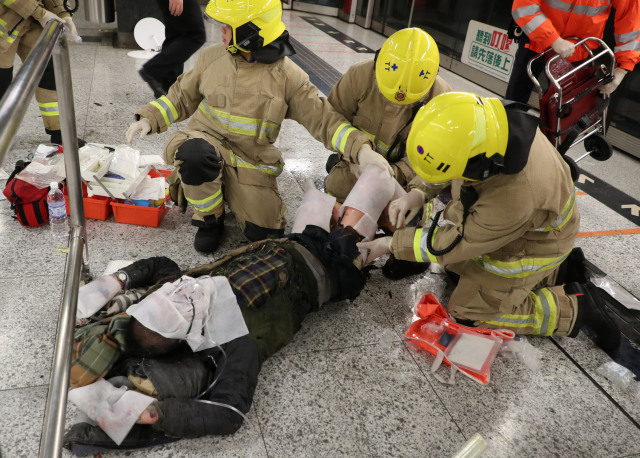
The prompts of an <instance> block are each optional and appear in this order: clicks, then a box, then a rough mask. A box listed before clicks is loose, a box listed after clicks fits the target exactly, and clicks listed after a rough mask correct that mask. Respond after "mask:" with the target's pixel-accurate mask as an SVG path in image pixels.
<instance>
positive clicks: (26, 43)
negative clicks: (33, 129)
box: [0, 18, 60, 130]
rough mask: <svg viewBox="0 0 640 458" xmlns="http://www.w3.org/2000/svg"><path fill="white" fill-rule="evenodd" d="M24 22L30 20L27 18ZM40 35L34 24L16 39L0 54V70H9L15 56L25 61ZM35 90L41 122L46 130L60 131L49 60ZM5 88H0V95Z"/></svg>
mask: <svg viewBox="0 0 640 458" xmlns="http://www.w3.org/2000/svg"><path fill="white" fill-rule="evenodd" d="M25 20H31V19H30V18H27V19H25ZM41 33H42V27H40V25H39V24H37V23H36V22H34V25H33V26H32V27H31V29H30V30H28V31H27V32H26V33H25V34H24V35H22V36H20V35H18V37H16V39H15V41H14V42H13V44H12V45H11V46H10V47H9V48H8V49H7V50H6V51H5V52H3V53H0V68H11V67H13V62H14V60H15V57H16V54H18V56H19V57H20V60H22V62H24V61H25V59H26V58H27V56H28V55H29V53H30V52H31V49H32V48H33V46H34V45H35V44H36V41H37V40H38V38H39V37H40V34H41ZM45 80H46V81H45ZM38 86H39V87H38V88H37V89H36V100H37V101H38V108H39V109H40V114H41V115H42V122H43V123H44V127H45V129H47V130H60V112H59V111H58V96H57V94H56V91H55V90H54V89H55V78H54V75H53V62H52V61H51V60H49V63H48V64H47V70H46V71H45V73H44V76H43V77H42V79H41V80H40V84H39V85H38ZM6 89H7V88H0V95H2V94H3V93H4V91H5V90H6Z"/></svg>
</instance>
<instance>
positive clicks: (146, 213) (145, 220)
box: [111, 170, 171, 227]
mask: <svg viewBox="0 0 640 458" xmlns="http://www.w3.org/2000/svg"><path fill="white" fill-rule="evenodd" d="M158 172H160V174H162V175H164V177H165V178H166V177H167V176H169V174H170V173H171V170H158ZM149 175H150V176H151V177H152V178H157V177H158V176H159V175H158V174H157V173H156V171H155V170H151V171H150V172H149ZM169 198H170V197H169V196H167V197H166V198H165V203H166V201H167V200H168V199H169ZM165 203H163V204H162V205H161V206H159V207H157V208H156V207H142V206H139V205H130V204H127V203H124V202H123V201H121V200H120V199H118V200H117V201H112V202H111V208H112V209H113V216H114V217H115V219H116V221H117V222H119V223H125V224H135V225H138V226H150V227H158V226H159V225H160V223H161V222H162V220H163V219H164V217H165V215H166V214H167V212H168V211H169V207H167V206H166V205H165Z"/></svg>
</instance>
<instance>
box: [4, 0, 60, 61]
mask: <svg viewBox="0 0 640 458" xmlns="http://www.w3.org/2000/svg"><path fill="white" fill-rule="evenodd" d="M47 10H48V11H51V12H52V13H54V14H57V15H58V17H60V18H61V19H64V18H66V17H69V16H71V14H69V13H68V12H67V11H66V10H65V9H64V6H63V1H62V0H0V52H4V51H6V50H7V49H9V47H10V46H11V45H12V44H13V43H14V42H15V41H16V39H18V37H20V36H22V35H24V34H25V33H26V32H27V31H29V29H30V28H31V26H32V25H33V24H37V25H38V27H40V24H38V23H37V22H35V21H34V20H37V19H40V18H42V17H44V15H45V13H46V11H47ZM31 17H33V18H34V20H31Z"/></svg>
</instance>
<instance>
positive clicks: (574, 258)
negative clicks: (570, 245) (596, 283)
mask: <svg viewBox="0 0 640 458" xmlns="http://www.w3.org/2000/svg"><path fill="white" fill-rule="evenodd" d="M569 283H582V284H584V283H589V273H588V272H587V266H586V262H585V257H584V253H583V252H582V248H574V249H573V250H571V253H569V256H567V259H565V260H564V261H562V264H560V268H559V269H558V276H557V277H556V286H559V285H566V284H569Z"/></svg>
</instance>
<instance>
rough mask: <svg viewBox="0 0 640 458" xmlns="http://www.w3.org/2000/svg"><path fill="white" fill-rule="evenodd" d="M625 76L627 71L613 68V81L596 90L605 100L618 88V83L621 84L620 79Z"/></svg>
mask: <svg viewBox="0 0 640 458" xmlns="http://www.w3.org/2000/svg"><path fill="white" fill-rule="evenodd" d="M626 74H627V71H626V70H625V69H624V68H614V69H613V80H612V81H611V82H610V83H607V84H605V85H603V86H600V87H599V88H598V90H599V91H600V94H602V95H603V97H604V98H605V99H606V98H608V97H609V96H610V95H611V93H612V92H613V91H615V90H616V88H617V87H618V86H620V83H621V82H622V79H623V78H624V75H626Z"/></svg>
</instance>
